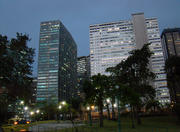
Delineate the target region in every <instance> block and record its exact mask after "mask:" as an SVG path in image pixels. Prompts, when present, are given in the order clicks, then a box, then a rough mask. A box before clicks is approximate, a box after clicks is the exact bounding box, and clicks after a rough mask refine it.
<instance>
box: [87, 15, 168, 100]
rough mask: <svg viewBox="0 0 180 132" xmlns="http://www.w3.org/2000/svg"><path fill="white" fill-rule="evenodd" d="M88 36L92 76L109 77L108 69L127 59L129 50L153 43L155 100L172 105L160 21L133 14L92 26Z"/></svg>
mask: <svg viewBox="0 0 180 132" xmlns="http://www.w3.org/2000/svg"><path fill="white" fill-rule="evenodd" d="M89 35H90V64H91V65H90V67H91V76H93V75H96V74H98V73H101V74H105V75H108V74H109V73H106V72H105V70H106V68H108V67H114V66H116V65H117V64H118V63H120V62H121V61H122V60H123V59H126V58H127V57H128V56H129V52H130V51H132V50H134V49H140V48H141V47H142V46H143V45H144V44H146V43H151V45H150V49H151V51H152V52H154V54H153V55H152V57H151V60H150V68H151V70H152V71H153V72H154V73H155V74H156V79H155V80H154V82H153V86H154V88H155V89H156V91H157V92H156V94H157V95H156V97H157V99H158V100H159V102H161V103H166V102H170V98H169V91H168V88H167V81H166V74H165V71H164V65H165V64H164V57H163V50H162V45H161V39H160V33H159V27H158V21H157V18H145V17H144V13H137V14H132V19H131V20H122V21H117V22H110V23H102V24H94V25H90V31H89Z"/></svg>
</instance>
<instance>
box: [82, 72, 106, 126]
mask: <svg viewBox="0 0 180 132" xmlns="http://www.w3.org/2000/svg"><path fill="white" fill-rule="evenodd" d="M107 79H108V78H107V76H105V75H101V74H98V75H94V76H92V77H91V80H90V81H85V83H84V86H83V90H84V93H85V98H86V101H87V103H88V104H94V105H96V106H98V111H99V117H100V127H103V102H104V100H105V99H106V95H105V89H106V87H108V85H107Z"/></svg>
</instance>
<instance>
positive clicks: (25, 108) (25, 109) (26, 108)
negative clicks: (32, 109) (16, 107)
mask: <svg viewBox="0 0 180 132" xmlns="http://www.w3.org/2000/svg"><path fill="white" fill-rule="evenodd" d="M27 110H28V107H27V106H25V107H24V111H25V112H24V114H25V120H26V119H27V118H26V117H27Z"/></svg>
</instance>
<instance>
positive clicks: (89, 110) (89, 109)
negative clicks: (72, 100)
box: [86, 106, 92, 126]
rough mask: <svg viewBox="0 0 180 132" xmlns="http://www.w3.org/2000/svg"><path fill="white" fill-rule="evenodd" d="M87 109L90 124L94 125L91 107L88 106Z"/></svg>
mask: <svg viewBox="0 0 180 132" xmlns="http://www.w3.org/2000/svg"><path fill="white" fill-rule="evenodd" d="M86 109H87V111H88V116H89V125H90V126H92V119H91V107H89V106H88V107H87V108H86Z"/></svg>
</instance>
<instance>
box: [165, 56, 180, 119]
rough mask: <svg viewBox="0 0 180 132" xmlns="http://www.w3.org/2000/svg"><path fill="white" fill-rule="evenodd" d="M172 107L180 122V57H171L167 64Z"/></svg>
mask: <svg viewBox="0 0 180 132" xmlns="http://www.w3.org/2000/svg"><path fill="white" fill-rule="evenodd" d="M165 70H166V73H167V80H168V88H169V91H170V95H171V100H172V105H174V110H175V112H176V114H177V116H178V117H179V120H180V111H179V110H180V56H170V57H169V58H168V59H167V60H166V63H165Z"/></svg>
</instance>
